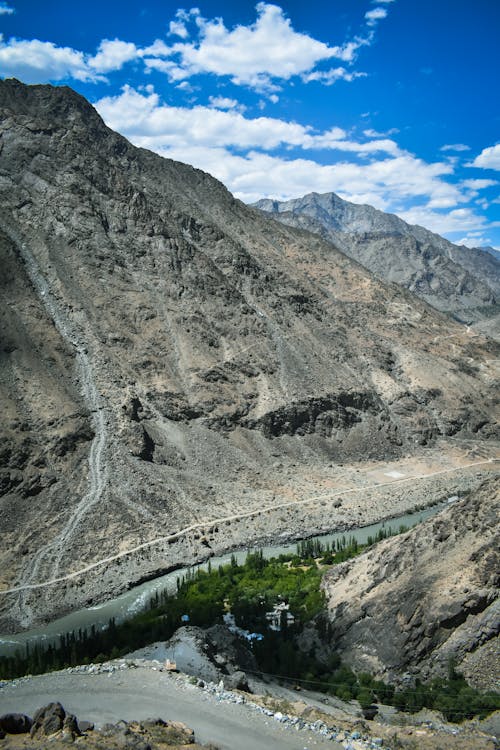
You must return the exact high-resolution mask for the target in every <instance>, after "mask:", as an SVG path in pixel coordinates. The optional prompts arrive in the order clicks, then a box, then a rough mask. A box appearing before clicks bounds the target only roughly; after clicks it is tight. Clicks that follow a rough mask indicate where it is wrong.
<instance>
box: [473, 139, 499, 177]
mask: <svg viewBox="0 0 500 750" xmlns="http://www.w3.org/2000/svg"><path fill="white" fill-rule="evenodd" d="M467 166H471V167H480V168H481V169H495V170H499V171H500V143H497V145H496V146H489V147H488V148H483V150H482V151H481V153H480V154H479V156H476V158H475V159H474V161H473V162H472V163H471V164H468V165H467Z"/></svg>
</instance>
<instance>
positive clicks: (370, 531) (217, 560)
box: [0, 495, 458, 656]
mask: <svg viewBox="0 0 500 750" xmlns="http://www.w3.org/2000/svg"><path fill="white" fill-rule="evenodd" d="M457 497H458V496H457V495H452V496H451V497H448V498H446V500H445V501H444V502H440V503H436V504H434V505H430V506H429V507H428V508H424V509H420V510H418V511H416V512H414V513H406V514H404V515H401V516H398V517H396V518H389V519H385V520H382V521H379V522H378V523H375V524H371V525H369V526H362V527H359V528H355V529H349V530H348V531H347V530H344V529H342V530H339V531H336V532H333V533H329V534H321V535H317V536H314V535H312V536H311V535H309V536H308V537H307V538H308V539H311V540H313V541H314V540H316V541H318V542H320V543H321V544H323V545H327V544H330V545H332V544H333V545H335V544H336V543H339V542H341V541H342V538H343V537H345V535H346V534H347V535H348V536H349V537H352V538H353V539H355V540H356V542H357V543H359V544H366V542H367V541H368V539H369V538H370V537H375V536H376V535H377V534H378V533H379V532H380V531H387V530H389V529H392V530H393V531H394V532H396V531H397V530H398V528H399V527H400V526H401V525H404V526H406V527H408V528H410V527H412V526H414V525H415V524H417V523H420V522H421V521H424V520H425V519H426V518H429V517H430V516H431V515H434V514H435V513H437V512H439V510H440V509H443V508H445V507H447V506H448V504H449V502H450V501H453V500H454V499H455V498H457ZM260 549H261V550H262V554H263V556H264V558H266V559H270V558H271V557H277V556H279V555H280V554H293V553H294V552H295V551H296V543H295V542H289V541H287V540H284V541H283V542H281V543H277V542H276V543H274V544H267V545H262V546H261V547H260ZM247 553H248V550H247V549H239V550H231V551H230V552H226V553H225V554H222V555H219V556H212V555H210V554H207V558H206V560H205V561H204V562H201V563H198V564H196V566H195V568H196V569H202V570H206V569H207V568H208V566H209V565H210V566H213V567H216V566H219V565H225V564H227V563H229V562H230V560H231V558H234V559H235V560H236V561H237V562H238V563H243V562H244V560H245V558H246V556H247ZM191 570H192V566H189V567H181V566H180V565H177V566H175V568H174V570H172V571H170V572H168V573H166V574H164V575H160V576H157V577H154V578H152V579H148V580H147V581H146V582H145V583H143V584H141V585H138V586H135V587H133V588H132V589H131V590H130V591H128V592H127V593H125V594H123V595H121V596H119V597H117V598H115V599H111V600H108V601H107V602H103V603H102V604H99V605H96V606H91V607H87V608H84V609H82V610H77V611H75V612H73V613H71V614H69V615H67V616H65V617H62V618H59V619H57V620H55V621H53V622H51V623H48V624H47V625H42V626H40V627H38V628H33V629H31V630H29V631H26V632H24V633H19V634H13V635H10V634H6V635H3V636H0V656H12V655H14V653H15V652H16V650H18V649H24V648H25V647H26V645H29V646H30V647H31V648H32V647H33V646H35V645H37V644H39V645H41V646H42V647H44V648H45V647H46V646H48V645H49V644H50V643H57V641H58V639H59V636H60V635H62V634H65V633H70V632H73V631H74V632H77V631H79V630H84V629H87V630H90V629H91V628H92V627H95V628H98V629H100V628H103V627H106V626H107V625H108V623H109V621H110V620H111V619H113V620H114V621H115V622H116V623H120V622H123V621H125V620H127V619H129V618H130V617H132V616H133V615H135V614H137V613H138V612H139V611H141V610H142V609H144V607H145V606H146V605H147V603H148V601H149V600H150V599H151V597H153V596H156V595H161V594H162V593H170V594H171V593H173V592H175V591H176V589H177V586H178V582H179V581H181V580H182V578H183V577H184V576H186V575H187V574H188V572H189V571H191Z"/></svg>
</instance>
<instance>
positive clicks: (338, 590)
mask: <svg viewBox="0 0 500 750" xmlns="http://www.w3.org/2000/svg"><path fill="white" fill-rule="evenodd" d="M499 512H500V491H499V487H498V484H497V483H493V482H486V483H485V484H484V485H483V486H482V487H481V488H480V489H479V490H477V491H476V492H472V493H471V494H470V495H469V496H468V497H466V498H464V499H462V500H460V501H458V502H455V503H453V504H452V505H451V506H450V507H449V508H448V509H446V510H445V511H443V512H442V513H439V514H438V515H437V516H436V517H434V518H432V519H429V520H428V521H425V522H424V523H423V524H421V525H419V526H417V527H415V528H414V529H412V530H411V531H409V532H407V533H406V534H404V535H401V536H397V537H393V538H392V539H388V540H386V541H384V542H381V543H380V544H378V545H377V546H376V547H375V548H374V549H373V550H370V551H368V552H366V553H365V554H363V555H361V556H360V557H357V558H355V559H354V560H351V561H349V562H346V563H342V564H341V565H338V566H334V567H333V568H332V569H331V570H330V571H329V572H328V573H327V574H326V576H325V578H324V581H323V587H324V590H325V593H326V595H327V600H328V615H329V619H330V622H331V624H332V628H333V636H332V644H334V645H335V647H336V648H338V649H339V650H340V652H341V653H342V656H343V658H344V659H345V660H346V661H348V662H350V663H352V664H354V665H355V666H356V667H357V668H358V669H361V670H366V671H368V672H371V673H379V674H382V675H384V676H386V677H387V676H392V677H394V676H397V677H401V675H402V674H404V673H407V674H409V675H416V676H419V677H420V678H423V679H425V678H426V677H429V676H430V675H436V674H438V675H442V676H446V674H447V670H448V667H449V663H450V660H453V662H454V663H455V664H456V665H457V666H458V668H459V670H461V671H463V673H464V676H465V677H466V679H467V680H468V681H469V682H470V683H471V684H473V685H475V686H477V687H480V688H482V689H492V690H495V689H498V675H499V674H500V650H499V648H498V646H499V641H498V634H499V632H500V600H499V594H500V577H499V571H500V555H499V550H500V532H499V529H498V516H499Z"/></svg>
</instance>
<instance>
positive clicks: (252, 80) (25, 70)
mask: <svg viewBox="0 0 500 750" xmlns="http://www.w3.org/2000/svg"><path fill="white" fill-rule="evenodd" d="M2 8H3V12H4V13H8V12H10V11H11V10H12V9H10V8H9V7H8V6H7V5H6V4H5V3H3V5H2V4H1V1H0V9H2ZM256 11H257V16H256V20H255V22H254V23H251V24H249V25H247V26H244V25H237V26H235V27H234V28H227V27H226V26H225V24H224V21H223V19H222V18H215V19H206V18H204V17H203V16H202V15H201V13H200V11H199V9H198V8H192V9H191V10H189V11H185V10H182V9H181V10H178V11H177V13H176V14H175V18H174V19H173V20H172V21H171V22H170V24H169V36H171V37H178V38H180V40H181V41H175V40H174V39H173V40H172V43H171V44H166V43H165V41H163V40H162V39H157V40H155V41H154V42H153V43H152V44H150V45H148V46H145V47H143V48H139V47H137V46H136V45H135V44H134V43H132V42H126V41H122V40H120V39H113V40H109V39H104V40H102V41H101V43H100V44H99V47H98V49H97V51H96V53H95V54H94V55H91V54H90V53H86V52H82V51H80V50H76V49H72V48H69V47H58V46H57V45H55V44H53V43H52V42H44V41H39V40H17V39H10V40H9V41H8V42H6V43H5V42H3V40H2V42H1V52H2V56H1V58H0V62H1V63H2V72H4V71H5V73H7V75H17V76H18V77H20V78H23V80H25V81H27V82H29V83H33V82H39V83H41V82H45V81H59V80H63V79H65V78H74V79H75V80H79V81H96V80H103V78H102V75H103V74H107V73H110V72H112V71H116V70H120V69H121V68H122V67H123V65H125V64H126V63H127V62H130V61H132V60H136V59H141V60H142V61H143V63H144V67H145V71H146V73H147V72H151V71H157V72H160V73H164V74H165V75H166V76H167V77H168V79H169V80H170V82H172V83H175V84H179V83H181V82H182V81H187V80H189V79H191V78H192V77H193V76H195V75H198V74H205V75H206V74H210V75H213V76H217V77H227V78H229V79H230V80H231V81H232V83H234V84H236V85H244V86H247V87H250V88H253V89H254V90H256V91H258V92H261V93H264V94H266V95H267V96H268V97H270V96H272V95H273V94H274V95H275V94H276V92H277V91H279V90H280V86H281V85H282V84H283V82H284V81H289V80H290V79H292V78H294V77H300V78H301V79H302V81H303V82H304V83H309V82H312V81H316V82H319V83H321V84H323V85H327V86H330V85H332V84H334V83H336V82H337V81H339V80H343V81H354V80H355V79H356V78H359V77H361V76H364V75H366V74H365V73H363V72H360V71H355V70H353V69H351V68H349V67H346V66H345V65H338V66H335V67H329V68H328V69H325V67H327V65H328V63H329V61H331V60H332V59H337V60H340V61H341V62H343V63H345V64H348V65H351V64H352V63H353V61H354V60H355V58H356V55H357V53H358V51H359V49H360V48H361V47H364V46H367V45H370V44H371V43H372V41H373V38H374V29H373V28H369V29H368V30H367V29H366V28H365V33H364V36H363V35H358V36H355V37H354V38H352V39H350V40H348V41H346V42H345V43H344V44H342V45H335V46H330V45H329V44H326V43H325V42H322V41H320V40H318V39H315V38H314V37H312V36H310V35H308V34H306V33H301V32H297V31H295V30H294V28H293V27H292V23H291V21H290V19H289V18H288V17H287V16H286V15H285V13H284V11H283V10H282V8H280V7H279V6H278V5H274V4H271V3H266V2H259V3H258V4H257V5H256ZM386 14H387V11H386V10H385V9H384V8H381V7H377V8H374V9H373V10H372V11H369V12H368V13H367V14H366V16H365V18H366V21H367V25H368V27H374V26H375V25H376V23H378V21H379V20H381V19H382V18H383V17H385V15H386ZM318 66H319V67H318ZM321 66H322V67H321Z"/></svg>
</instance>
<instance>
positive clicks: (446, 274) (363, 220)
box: [253, 193, 500, 322]
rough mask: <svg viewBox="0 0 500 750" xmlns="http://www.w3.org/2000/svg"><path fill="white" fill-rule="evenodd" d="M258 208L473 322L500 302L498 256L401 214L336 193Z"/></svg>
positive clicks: (268, 202)
mask: <svg viewBox="0 0 500 750" xmlns="http://www.w3.org/2000/svg"><path fill="white" fill-rule="evenodd" d="M253 206H254V207H255V208H258V209H260V210H261V211H266V212H268V213H271V214H272V215H273V216H275V218H277V219H278V220H279V221H281V222H282V223H284V224H286V225H288V226H295V227H299V228H301V229H307V230H308V231H311V232H315V233H316V234H319V235H321V236H322V237H323V238H324V239H327V240H329V241H330V242H332V243H333V244H334V245H336V246H337V247H338V248H339V249H340V250H342V252H344V253H346V254H347V255H349V256H350V257H351V258H353V259H354V260H357V261H358V262H360V263H362V264H363V265H364V266H365V267H366V268H368V269H369V270H370V271H372V272H373V273H375V274H376V275H377V276H378V277H379V278H381V279H386V280H388V281H393V282H396V283H398V284H400V285H401V286H404V287H406V288H407V289H409V290H410V291H412V292H413V293H414V294H416V295H418V296H419V297H421V298H422V299H425V301H426V302H428V303H429V304H431V305H433V306H434V307H436V308H437V309H438V310H442V311H446V312H450V313H453V314H454V315H456V316H458V317H461V318H463V319H464V320H467V321H469V322H471V321H472V320H474V319H477V318H481V317H483V315H484V314H486V315H488V314H489V313H488V308H491V309H494V307H495V305H496V303H497V301H498V300H500V258H499V257H498V253H496V252H492V253H487V252H484V251H483V250H480V249H471V248H467V247H465V246H459V245H454V244H453V243H452V242H449V241H448V240H446V239H444V238H443V237H441V236H440V235H438V234H435V233H434V232H431V231H430V230H428V229H425V228H424V227H421V226H419V225H416V224H414V225H412V224H408V223H407V222H405V221H403V219H401V218H399V216H396V215H395V214H390V213H385V212H384V211H380V210H378V209H376V208H374V207H373V206H369V205H361V204H357V203H351V202H349V201H346V200H344V199H343V198H340V196H338V195H337V194H336V193H322V194H320V193H308V194H307V195H304V196H302V197H301V198H294V199H291V200H287V201H276V200H272V199H262V200H260V201H257V203H254V204H253Z"/></svg>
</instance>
